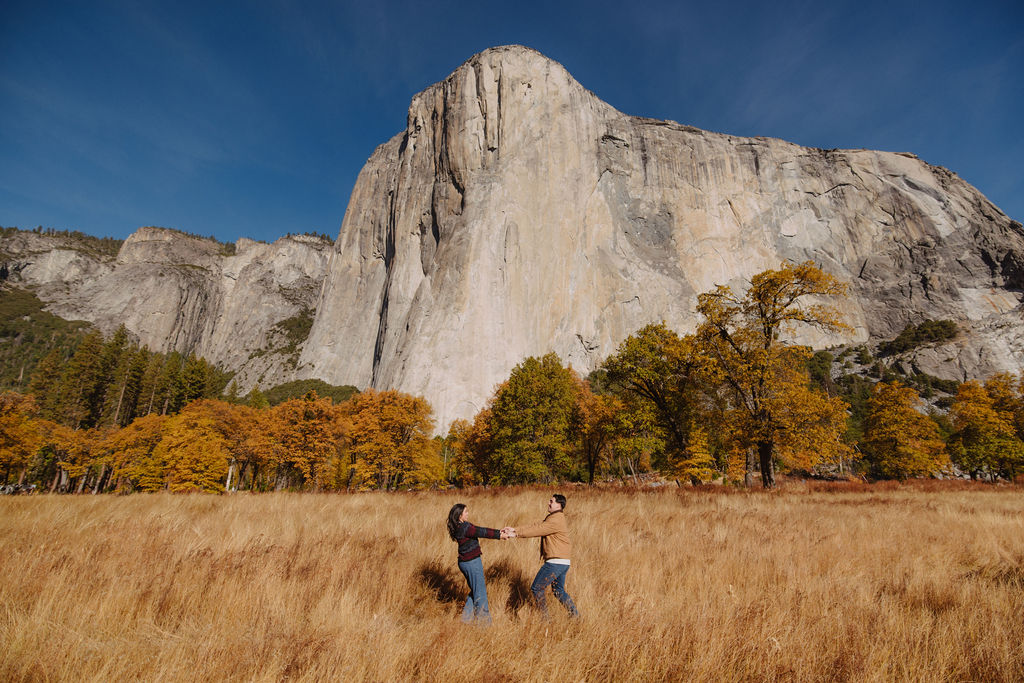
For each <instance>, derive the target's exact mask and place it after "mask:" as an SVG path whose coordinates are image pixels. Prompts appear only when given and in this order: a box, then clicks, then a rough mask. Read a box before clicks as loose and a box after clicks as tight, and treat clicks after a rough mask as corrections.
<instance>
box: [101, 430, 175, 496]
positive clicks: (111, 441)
mask: <svg viewBox="0 0 1024 683" xmlns="http://www.w3.org/2000/svg"><path fill="white" fill-rule="evenodd" d="M167 420H168V418H167V417H166V416H164V415H157V414H153V415H144V416H142V417H138V418H135V419H134V420H132V422H130V423H129V424H128V425H127V426H125V427H122V428H121V429H116V430H113V431H111V432H110V433H108V434H107V435H106V436H105V438H104V440H103V444H102V447H103V448H104V449H106V451H107V453H108V454H109V457H110V464H111V467H112V468H113V473H112V475H111V481H112V483H113V488H114V489H115V490H121V489H127V490H131V489H143V490H156V489H160V488H163V484H164V471H163V467H162V465H161V464H160V463H159V461H157V460H156V459H155V458H154V457H153V451H154V450H155V449H156V447H157V444H159V443H160V439H161V437H162V435H163V428H164V424H165V423H166V422H167Z"/></svg>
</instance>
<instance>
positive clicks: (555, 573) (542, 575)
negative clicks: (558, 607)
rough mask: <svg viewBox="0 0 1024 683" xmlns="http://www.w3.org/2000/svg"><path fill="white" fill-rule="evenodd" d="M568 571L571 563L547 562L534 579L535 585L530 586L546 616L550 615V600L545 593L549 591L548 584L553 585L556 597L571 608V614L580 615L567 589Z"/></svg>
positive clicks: (568, 608) (566, 607) (534, 597)
mask: <svg viewBox="0 0 1024 683" xmlns="http://www.w3.org/2000/svg"><path fill="white" fill-rule="evenodd" d="M568 573H569V565H567V564H552V563H551V562H545V563H544V565H543V566H542V567H541V568H540V571H538V572H537V576H536V577H535V578H534V579H533V585H532V586H530V590H531V591H532V592H533V599H534V600H535V601H536V602H537V607H538V608H539V609H540V611H541V612H542V613H543V614H544V616H545V617H547V615H548V602H547V599H546V598H545V597H544V593H545V591H547V588H548V586H551V590H552V592H553V593H554V594H555V597H556V598H558V601H559V602H561V603H562V604H563V605H564V606H565V609H567V610H569V615H570V616H573V617H578V616H579V615H580V613H579V612H577V611H576V604H575V603H574V602H573V601H572V598H571V597H569V594H568V593H567V592H566V590H565V575H566V574H568Z"/></svg>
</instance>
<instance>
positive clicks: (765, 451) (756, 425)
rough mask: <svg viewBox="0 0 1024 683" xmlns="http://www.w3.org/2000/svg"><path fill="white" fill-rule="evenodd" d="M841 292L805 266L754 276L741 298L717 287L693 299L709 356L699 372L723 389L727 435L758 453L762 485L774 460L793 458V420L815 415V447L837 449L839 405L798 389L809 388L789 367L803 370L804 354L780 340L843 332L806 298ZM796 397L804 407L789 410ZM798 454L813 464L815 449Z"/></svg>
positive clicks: (830, 312)
mask: <svg viewBox="0 0 1024 683" xmlns="http://www.w3.org/2000/svg"><path fill="white" fill-rule="evenodd" d="M845 293H846V285H845V284H843V283H840V282H839V281H838V280H836V278H834V277H833V276H831V275H829V274H827V273H825V272H823V271H822V270H820V269H819V268H817V267H816V266H815V265H814V264H813V263H812V262H810V261H808V262H805V263H801V264H798V265H793V264H783V265H782V267H781V268H779V269H778V270H767V271H764V272H762V273H759V274H757V275H755V276H754V277H753V278H752V279H751V282H750V287H749V289H748V290H747V292H746V294H745V295H744V296H742V297H740V296H737V295H736V294H734V293H733V291H732V290H731V289H730V288H729V287H727V286H721V285H720V286H718V287H717V288H716V289H715V290H714V291H712V292H707V293H704V294H701V295H700V296H699V297H698V303H697V311H698V313H700V314H701V315H702V316H703V317H704V322H703V323H702V324H701V326H700V327H699V328H698V331H697V339H698V341H699V343H700V345H701V347H702V351H703V354H704V357H705V358H706V359H707V360H706V366H705V371H706V372H707V373H708V374H709V376H710V377H712V378H713V379H717V380H718V381H719V382H720V383H721V386H722V387H723V398H724V399H725V410H726V412H732V413H734V415H732V416H731V417H727V419H728V420H730V421H731V422H734V423H736V424H737V425H739V428H738V429H736V430H734V432H733V433H734V434H735V435H736V436H737V437H738V438H741V439H743V440H744V441H745V444H743V445H741V446H740V448H739V450H746V447H751V448H755V449H756V452H757V455H758V460H759V465H760V471H761V481H762V484H763V485H764V486H765V487H766V488H771V487H772V486H774V485H775V458H776V457H777V455H779V454H787V453H793V452H794V448H793V447H792V445H793V444H796V443H797V442H798V441H799V439H800V430H801V429H802V428H803V426H802V423H800V422H795V421H794V419H793V418H795V417H803V418H814V419H813V420H812V422H813V423H814V424H817V425H818V426H819V428H818V429H817V433H816V437H817V438H818V439H819V448H821V449H824V450H825V452H828V451H829V450H830V449H833V448H834V449H835V450H839V449H840V447H839V446H838V443H839V438H840V435H841V433H842V430H841V429H839V430H836V429H835V428H834V427H835V425H836V424H838V423H839V422H840V415H842V416H843V417H844V418H845V407H844V406H843V405H842V404H840V403H837V402H835V401H834V400H830V399H828V397H826V396H825V395H824V394H820V393H818V392H814V391H810V390H804V389H802V388H801V387H802V385H806V384H807V383H808V377H807V373H806V371H800V372H794V371H793V369H794V368H797V367H802V366H803V364H804V361H805V360H806V358H808V357H809V356H810V351H809V350H808V349H806V348H802V347H794V346H792V345H790V344H787V343H786V342H784V341H783V340H782V336H783V335H786V334H790V333H792V332H794V331H795V330H796V329H797V327H798V326H801V325H802V326H810V327H814V328H818V329H820V330H824V331H828V332H831V331H838V330H841V329H844V328H845V327H846V326H845V325H844V324H843V323H842V322H841V321H840V314H839V310H838V309H837V308H836V307H834V306H831V305H825V304H820V303H816V304H807V303H806V301H807V300H808V299H818V298H820V297H834V296H842V295H844V294H845ZM796 400H799V401H801V402H803V403H804V404H805V406H804V407H800V406H797V405H794V401H796ZM779 446H783V447H782V448H779V449H778V452H777V447H779ZM802 456H803V457H802V459H801V460H802V464H803V465H813V464H814V463H815V461H816V459H815V458H814V452H813V451H810V450H803V451H802Z"/></svg>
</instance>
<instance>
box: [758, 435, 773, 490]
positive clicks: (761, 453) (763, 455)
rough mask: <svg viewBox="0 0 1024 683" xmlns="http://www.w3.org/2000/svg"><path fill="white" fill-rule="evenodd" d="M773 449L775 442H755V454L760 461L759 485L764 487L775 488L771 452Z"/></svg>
mask: <svg viewBox="0 0 1024 683" xmlns="http://www.w3.org/2000/svg"><path fill="white" fill-rule="evenodd" d="M774 451H775V443H774V442H772V441H758V442H757V456H758V459H759V460H760V461H761V462H760V465H761V485H762V486H764V487H765V488H766V489H773V488H775V463H774V461H773V460H772V454H773V453H774Z"/></svg>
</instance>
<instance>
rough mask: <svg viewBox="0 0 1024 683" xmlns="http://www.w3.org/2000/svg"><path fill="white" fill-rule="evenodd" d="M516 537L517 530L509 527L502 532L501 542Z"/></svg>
mask: <svg viewBox="0 0 1024 683" xmlns="http://www.w3.org/2000/svg"><path fill="white" fill-rule="evenodd" d="M515 537H516V530H515V529H514V528H513V527H510V526H507V527H505V528H503V529H502V530H501V540H503V541H506V540H508V539H510V538H515Z"/></svg>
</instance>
